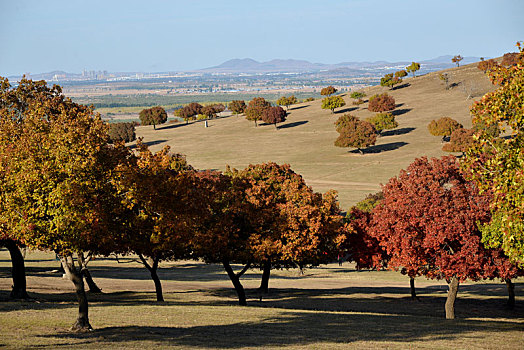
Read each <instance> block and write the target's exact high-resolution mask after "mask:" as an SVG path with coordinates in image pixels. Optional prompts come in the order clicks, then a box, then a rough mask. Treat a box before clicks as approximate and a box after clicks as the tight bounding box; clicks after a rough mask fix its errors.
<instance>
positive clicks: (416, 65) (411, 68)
mask: <svg viewBox="0 0 524 350" xmlns="http://www.w3.org/2000/svg"><path fill="white" fill-rule="evenodd" d="M419 69H420V63H417V62H411V64H410V65H409V66H407V67H406V71H408V73H411V74H413V78H415V72H416V71H418V70H419Z"/></svg>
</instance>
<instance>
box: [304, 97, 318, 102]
mask: <svg viewBox="0 0 524 350" xmlns="http://www.w3.org/2000/svg"><path fill="white" fill-rule="evenodd" d="M311 101H315V98H313V97H308V98H306V99H305V100H304V102H311Z"/></svg>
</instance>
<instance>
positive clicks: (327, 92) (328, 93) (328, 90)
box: [320, 85, 337, 96]
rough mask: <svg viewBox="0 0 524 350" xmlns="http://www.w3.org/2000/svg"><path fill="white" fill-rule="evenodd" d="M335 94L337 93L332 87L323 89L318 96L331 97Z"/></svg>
mask: <svg viewBox="0 0 524 350" xmlns="http://www.w3.org/2000/svg"><path fill="white" fill-rule="evenodd" d="M335 92H337V89H335V88H334V87H333V86H331V85H330V86H328V87H325V88H323V89H322V90H320V94H321V95H322V96H331V95H333V94H334V93H335Z"/></svg>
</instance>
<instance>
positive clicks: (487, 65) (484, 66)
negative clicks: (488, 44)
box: [477, 59, 498, 73]
mask: <svg viewBox="0 0 524 350" xmlns="http://www.w3.org/2000/svg"><path fill="white" fill-rule="evenodd" d="M496 66H498V64H497V61H495V60H494V59H490V60H487V61H480V62H479V63H478V64H477V68H478V69H480V70H481V71H483V72H484V73H486V72H487V71H488V70H490V69H493V68H495V67H496Z"/></svg>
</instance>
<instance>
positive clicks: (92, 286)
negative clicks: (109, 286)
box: [84, 268, 102, 294]
mask: <svg viewBox="0 0 524 350" xmlns="http://www.w3.org/2000/svg"><path fill="white" fill-rule="evenodd" d="M84 277H85V279H86V283H87V286H88V287H89V291H90V292H91V293H97V294H98V293H102V289H100V288H98V286H97V285H96V283H95V281H93V277H91V272H89V270H88V269H87V268H86V269H84Z"/></svg>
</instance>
